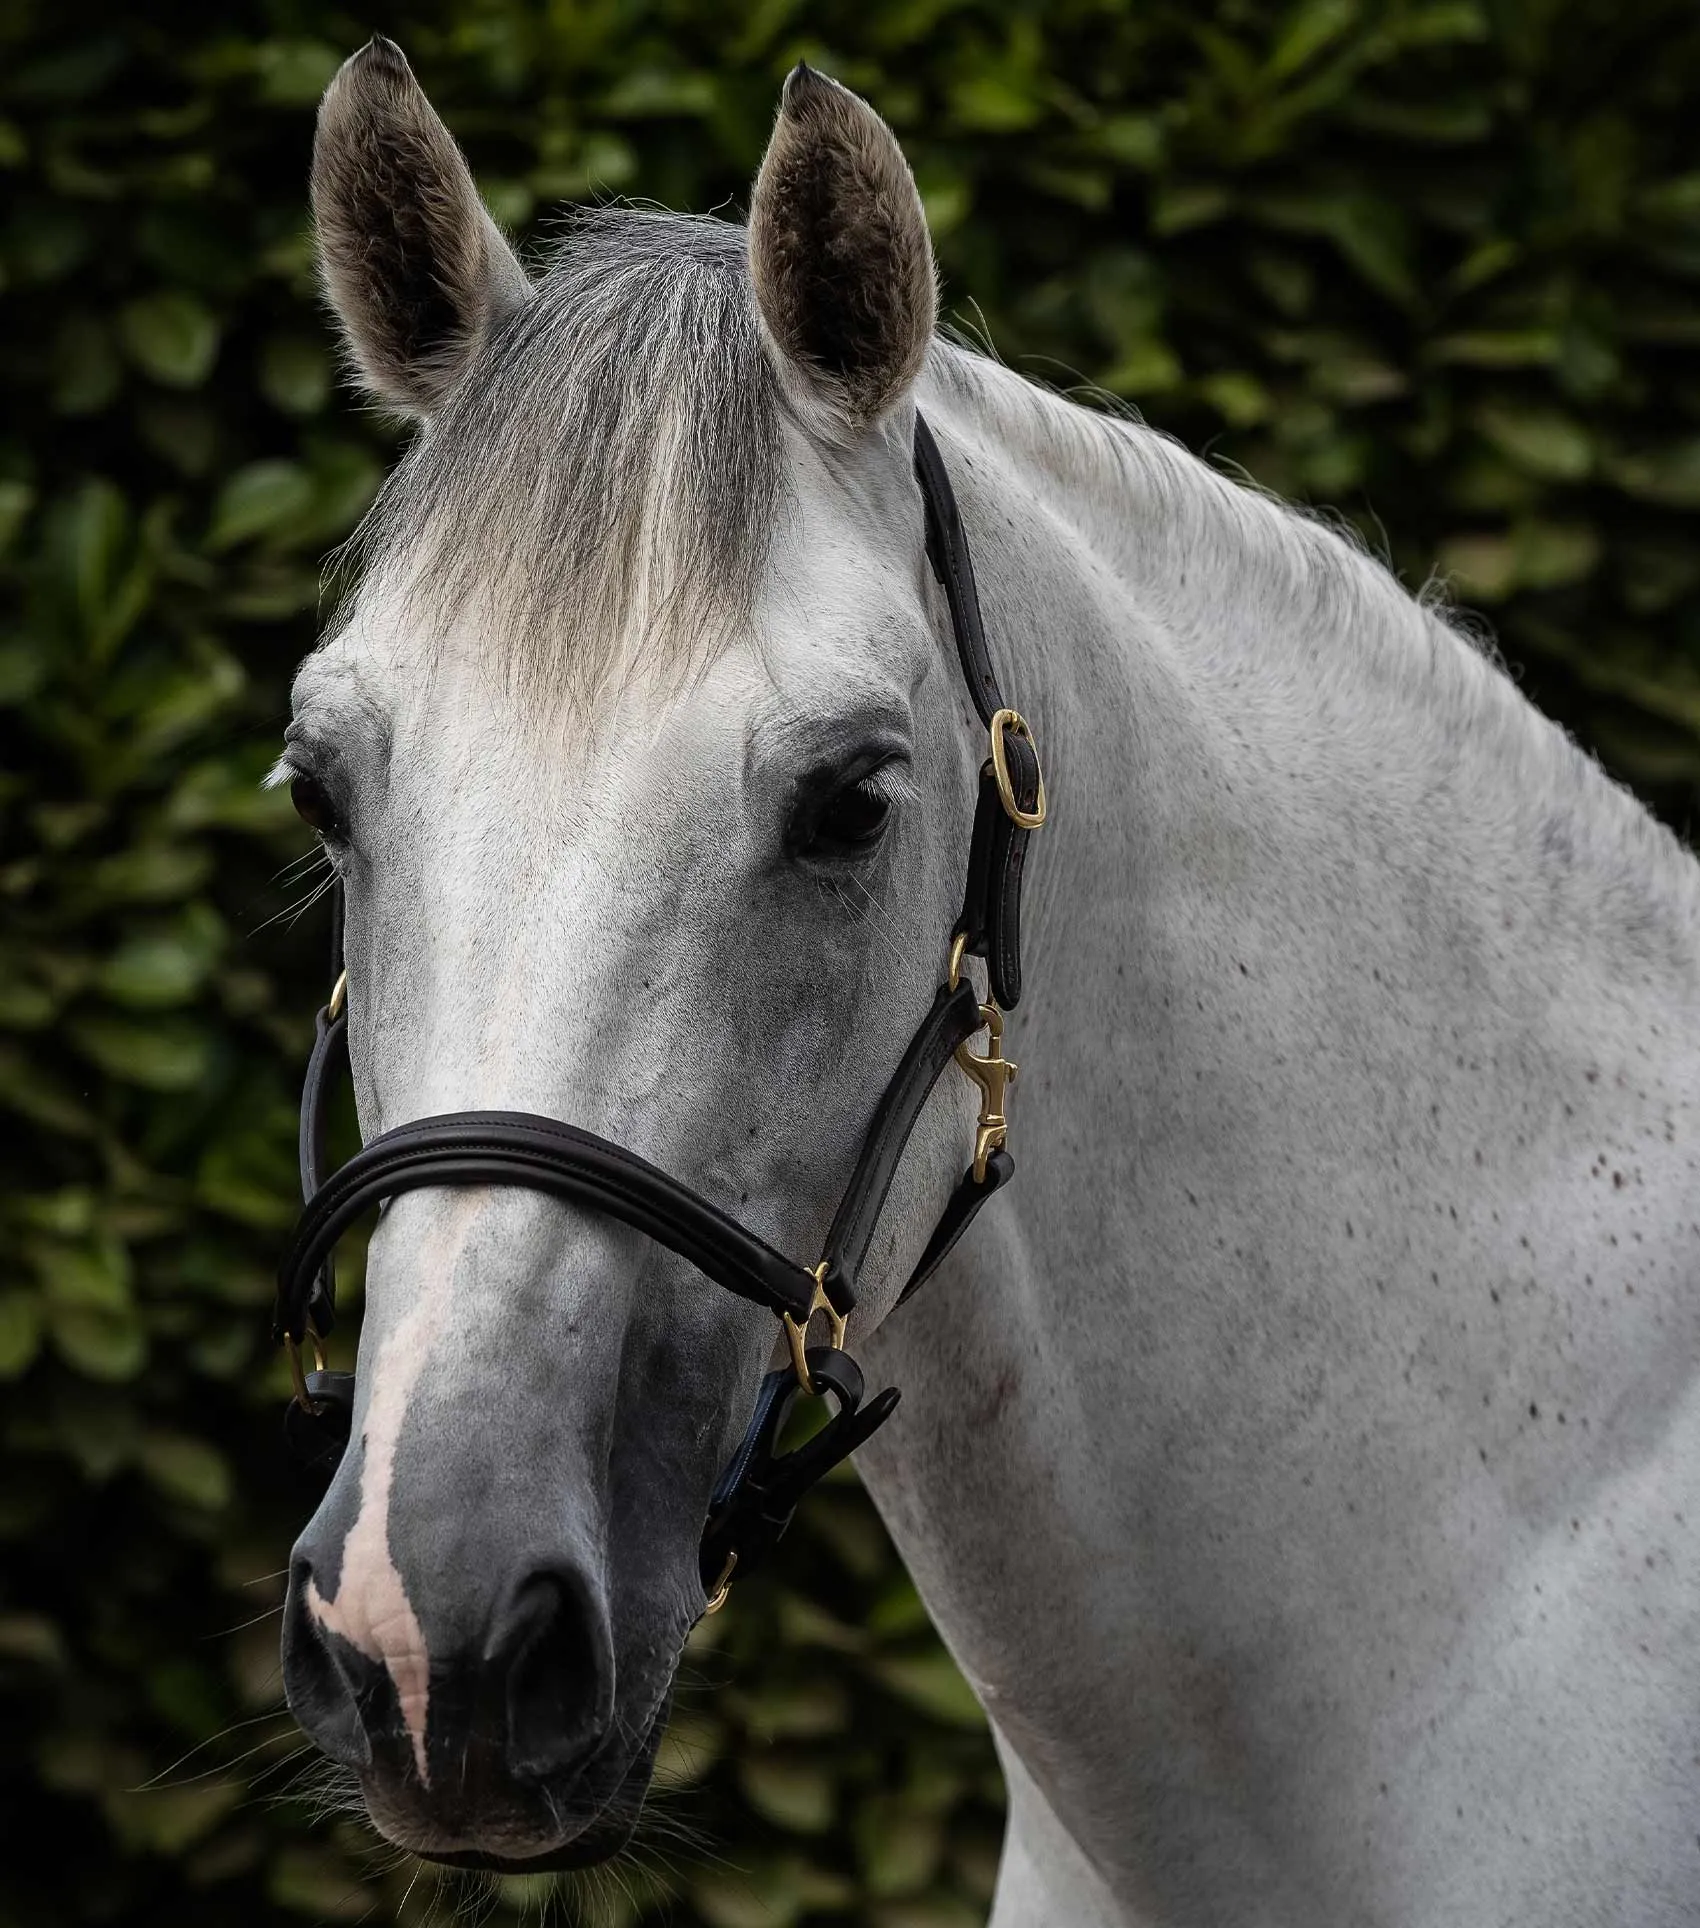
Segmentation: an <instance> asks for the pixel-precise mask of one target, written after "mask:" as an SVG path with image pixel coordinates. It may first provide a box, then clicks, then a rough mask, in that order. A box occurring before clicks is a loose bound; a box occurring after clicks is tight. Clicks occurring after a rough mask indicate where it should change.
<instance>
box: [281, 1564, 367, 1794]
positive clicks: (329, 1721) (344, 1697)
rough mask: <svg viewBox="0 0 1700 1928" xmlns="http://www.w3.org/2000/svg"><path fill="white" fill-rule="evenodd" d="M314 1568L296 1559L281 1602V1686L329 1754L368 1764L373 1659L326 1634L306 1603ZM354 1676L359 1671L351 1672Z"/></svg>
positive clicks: (311, 1735)
mask: <svg viewBox="0 0 1700 1928" xmlns="http://www.w3.org/2000/svg"><path fill="white" fill-rule="evenodd" d="M311 1577H312V1568H311V1566H310V1565H309V1564H308V1563H307V1562H306V1561H304V1560H298V1561H297V1562H296V1563H295V1568H294V1571H293V1572H292V1573H291V1574H290V1576H289V1594H288V1597H287V1598H286V1600H285V1601H284V1607H283V1691H284V1695H285V1698H286V1699H287V1700H288V1702H289V1711H290V1712H291V1713H292V1714H293V1715H294V1716H295V1718H296V1720H297V1721H299V1722H300V1724H301V1728H302V1731H303V1732H304V1733H305V1734H306V1735H307V1737H308V1738H309V1739H310V1740H311V1741H312V1742H313V1743H314V1744H315V1746H317V1747H318V1749H319V1751H320V1752H321V1753H322V1754H324V1755H325V1756H326V1758H327V1759H329V1760H333V1761H335V1762H337V1764H338V1765H339V1766H342V1767H357V1768H369V1767H370V1766H371V1765H372V1744H371V1742H370V1740H369V1739H368V1738H367V1734H366V1723H365V1720H364V1718H363V1717H362V1709H361V1703H362V1700H363V1698H364V1699H367V1700H369V1699H370V1698H371V1697H372V1696H371V1681H370V1679H369V1678H368V1677H369V1676H370V1675H371V1674H372V1673H373V1672H374V1671H375V1670H374V1667H373V1663H372V1662H370V1661H368V1660H367V1659H366V1657H365V1656H364V1655H363V1654H360V1653H358V1652H356V1651H355V1649H354V1648H353V1647H351V1646H349V1644H348V1643H347V1641H345V1640H338V1639H337V1638H336V1636H335V1635H334V1634H328V1633H326V1632H325V1630H324V1629H323V1628H322V1627H321V1626H319V1625H318V1623H317V1622H316V1621H315V1620H314V1618H313V1616H312V1613H311V1612H310V1611H309V1609H308V1606H307V1588H308V1584H309V1581H310V1580H311ZM352 1676H358V1678H356V1677H352Z"/></svg>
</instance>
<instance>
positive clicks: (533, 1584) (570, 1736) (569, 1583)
mask: <svg viewBox="0 0 1700 1928" xmlns="http://www.w3.org/2000/svg"><path fill="white" fill-rule="evenodd" d="M491 1648H492V1654H491V1658H492V1662H493V1664H494V1666H495V1667H496V1668H497V1669H503V1668H505V1670H506V1673H507V1702H508V1766H509V1768H510V1770H511V1771H512V1772H513V1773H514V1774H515V1775H518V1776H521V1777H523V1778H526V1779H530V1780H542V1779H544V1778H545V1777H547V1776H550V1775H554V1774H559V1773H561V1772H563V1771H564V1770H565V1769H567V1768H570V1767H573V1766H575V1765H578V1764H579V1763H581V1762H583V1761H584V1760H585V1759H586V1758H587V1757H588V1756H589V1755H590V1754H591V1753H592V1752H593V1751H594V1749H595V1747H596V1745H597V1743H598V1742H599V1741H600V1740H601V1739H602V1736H603V1735H604V1734H605V1733H606V1732H607V1730H608V1723H609V1720H610V1718H611V1715H612V1711H613V1704H614V1662H613V1649H612V1642H611V1641H610V1639H609V1634H608V1621H607V1616H606V1614H605V1613H604V1612H603V1610H602V1607H601V1605H600V1603H599V1601H598V1600H597V1599H596V1597H595V1596H594V1595H593V1593H592V1590H591V1588H590V1586H589V1584H588V1582H587V1581H586V1580H585V1579H584V1577H583V1576H582V1575H580V1574H578V1573H575V1572H573V1571H571V1570H570V1569H562V1568H559V1567H555V1568H549V1569H547V1570H545V1571H542V1572H539V1573H532V1574H529V1575H528V1576H527V1577H526V1578H525V1579H524V1580H522V1581H521V1582H520V1584H519V1585H518V1587H516V1588H515V1590H514V1593H513V1596H512V1598H511V1599H510V1601H509V1603H508V1608H507V1611H506V1613H505V1615H504V1616H503V1618H502V1620H501V1622H500V1623H499V1624H498V1626H497V1629H496V1633H495V1637H494V1639H493V1640H492V1642H491Z"/></svg>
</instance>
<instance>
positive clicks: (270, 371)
mask: <svg viewBox="0 0 1700 1928" xmlns="http://www.w3.org/2000/svg"><path fill="white" fill-rule="evenodd" d="M260 388H261V391H262V392H263V394H264V395H265V397H266V400H267V401H269V402H270V403H271V404H272V406H273V407H274V408H279V409H282V410H283V412H284V413H285V414H286V415H316V414H318V412H319V410H320V409H322V408H323V407H324V405H325V403H326V402H327V401H329V399H330V393H331V361H330V357H329V355H327V354H326V353H325V351H324V349H323V347H322V346H320V344H319V343H318V342H314V341H307V340H305V339H303V337H301V336H300V335H273V336H272V337H271V339H270V340H269V341H268V342H267V343H266V345H265V347H264V348H263V349H262V350H261V351H260Z"/></svg>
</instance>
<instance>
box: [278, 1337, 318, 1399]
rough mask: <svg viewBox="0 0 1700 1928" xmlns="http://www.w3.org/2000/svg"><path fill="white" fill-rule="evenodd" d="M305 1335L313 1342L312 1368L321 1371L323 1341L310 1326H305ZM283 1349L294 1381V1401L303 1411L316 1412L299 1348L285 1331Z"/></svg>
mask: <svg viewBox="0 0 1700 1928" xmlns="http://www.w3.org/2000/svg"><path fill="white" fill-rule="evenodd" d="M307 1337H308V1338H309V1339H311V1340H312V1342H313V1370H314V1371H315V1372H323V1371H324V1369H325V1342H324V1340H323V1339H321V1338H320V1337H319V1335H318V1334H317V1333H316V1332H315V1331H314V1330H313V1328H312V1327H311V1326H309V1327H308V1328H307ZM283 1349H284V1351H285V1352H286V1353H288V1355H289V1376H290V1378H291V1379H292V1380H293V1381H294V1383H295V1403H296V1404H297V1405H298V1406H299V1407H300V1408H301V1410H302V1411H303V1412H304V1413H316V1412H317V1411H318V1410H319V1406H318V1401H317V1400H315V1399H314V1397H313V1395H312V1394H311V1393H310V1392H309V1391H308V1390H307V1374H306V1370H305V1368H304V1367H303V1366H302V1364H301V1348H300V1346H299V1345H297V1344H296V1342H295V1341H294V1340H293V1339H292V1338H290V1336H289V1334H288V1333H287V1332H286V1333H285V1334H284V1335H283Z"/></svg>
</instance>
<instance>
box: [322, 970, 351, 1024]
mask: <svg viewBox="0 0 1700 1928" xmlns="http://www.w3.org/2000/svg"><path fill="white" fill-rule="evenodd" d="M347 1002H348V973H347V971H344V972H343V973H342V974H341V975H340V976H339V977H338V978H337V981H336V982H335V983H334V984H333V985H332V986H331V1001H330V1003H329V1004H327V1005H326V1006H325V1010H326V1012H327V1013H328V1014H329V1016H330V1017H332V1018H333V1019H334V1018H337V1017H340V1016H341V1015H342V1007H343V1006H344V1005H345V1004H346V1003H347Z"/></svg>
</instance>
